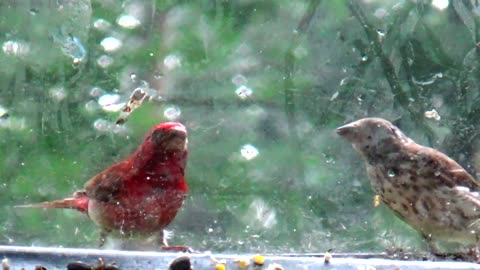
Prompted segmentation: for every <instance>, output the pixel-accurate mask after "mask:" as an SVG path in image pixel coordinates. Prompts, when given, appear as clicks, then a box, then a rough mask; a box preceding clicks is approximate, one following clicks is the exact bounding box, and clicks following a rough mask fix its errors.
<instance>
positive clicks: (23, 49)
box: [2, 40, 30, 56]
mask: <svg viewBox="0 0 480 270" xmlns="http://www.w3.org/2000/svg"><path fill="white" fill-rule="evenodd" d="M2 50H3V52H4V53H5V54H6V55H12V56H24V55H26V54H28V52H29V51H30V46H29V45H28V44H27V43H24V42H21V41H13V40H8V41H5V42H4V43H3V45H2Z"/></svg>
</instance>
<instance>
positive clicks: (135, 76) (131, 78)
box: [130, 73, 137, 82]
mask: <svg viewBox="0 0 480 270" xmlns="http://www.w3.org/2000/svg"><path fill="white" fill-rule="evenodd" d="M130 80H132V82H135V81H136V80H137V74H135V73H132V74H130Z"/></svg>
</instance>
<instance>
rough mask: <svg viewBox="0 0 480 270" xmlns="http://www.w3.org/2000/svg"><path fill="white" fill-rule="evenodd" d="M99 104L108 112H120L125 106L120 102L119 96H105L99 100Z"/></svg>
mask: <svg viewBox="0 0 480 270" xmlns="http://www.w3.org/2000/svg"><path fill="white" fill-rule="evenodd" d="M98 104H99V105H100V106H101V107H102V109H103V110H104V111H107V112H118V111H120V110H121V109H122V108H123V106H125V102H120V95H118V94H105V95H103V96H101V97H100V98H99V99H98Z"/></svg>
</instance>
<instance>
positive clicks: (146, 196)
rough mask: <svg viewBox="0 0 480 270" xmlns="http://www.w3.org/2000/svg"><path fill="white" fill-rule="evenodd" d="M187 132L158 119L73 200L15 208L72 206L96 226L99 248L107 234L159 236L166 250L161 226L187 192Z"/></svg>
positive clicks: (180, 248) (168, 247)
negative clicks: (126, 153) (140, 140)
mask: <svg viewBox="0 0 480 270" xmlns="http://www.w3.org/2000/svg"><path fill="white" fill-rule="evenodd" d="M187 155H188V150H187V130H186V128H185V127H184V126H183V125H182V124H180V123H176V122H167V123H161V124H158V125H157V126H155V127H154V128H153V129H152V130H151V131H150V132H149V133H148V134H147V136H146V137H145V139H144V141H143V143H142V144H141V145H140V147H139V148H138V149H137V151H135V153H133V155H131V156H130V157H129V158H127V159H124V160H122V161H120V162H118V163H116V164H114V165H112V166H111V167H109V168H107V169H106V170H104V171H103V172H101V173H99V174H97V175H96V176H94V177H93V178H92V179H90V180H89V181H88V182H87V183H86V184H85V188H84V189H83V190H79V191H76V192H75V193H74V194H73V198H67V199H63V200H58V201H51V202H43V203H39V204H30V205H22V206H20V207H38V208H71V209H75V210H78V211H80V212H82V213H85V214H87V215H88V216H89V218H90V219H91V220H92V221H93V222H94V223H95V224H97V225H98V226H99V227H100V228H101V233H100V236H101V238H100V246H103V244H104V243H105V239H106V236H107V235H108V234H109V233H110V232H112V233H116V234H118V235H120V236H122V238H125V237H130V236H133V235H146V236H151V235H158V238H157V239H158V241H159V242H158V244H159V245H160V246H162V247H163V249H165V250H186V248H184V247H173V246H168V245H167V243H166V240H165V237H164V232H163V229H164V228H165V227H166V226H168V225H169V224H170V223H171V222H172V221H173V219H174V218H175V216H176V215H177V212H178V210H179V209H180V208H181V207H182V204H183V201H184V198H185V196H186V193H187V190H188V188H187V184H186V182H185V179H184V175H185V166H186V163H187Z"/></svg>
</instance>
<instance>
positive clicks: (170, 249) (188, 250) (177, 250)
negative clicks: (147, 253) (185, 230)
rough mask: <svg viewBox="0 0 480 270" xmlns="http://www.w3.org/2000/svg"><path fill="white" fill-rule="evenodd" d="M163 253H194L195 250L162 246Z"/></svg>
mask: <svg viewBox="0 0 480 270" xmlns="http://www.w3.org/2000/svg"><path fill="white" fill-rule="evenodd" d="M162 250H163V251H174V252H185V253H195V250H194V249H192V248H190V247H184V246H162Z"/></svg>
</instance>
